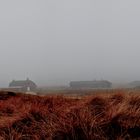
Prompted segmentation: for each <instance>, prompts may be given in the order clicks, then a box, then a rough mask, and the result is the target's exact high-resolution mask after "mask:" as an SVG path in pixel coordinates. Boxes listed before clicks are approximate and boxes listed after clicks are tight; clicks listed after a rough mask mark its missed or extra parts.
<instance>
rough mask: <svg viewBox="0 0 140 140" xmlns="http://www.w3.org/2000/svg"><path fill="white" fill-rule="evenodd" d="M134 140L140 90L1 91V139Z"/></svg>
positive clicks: (139, 123)
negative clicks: (39, 93) (33, 93)
mask: <svg viewBox="0 0 140 140" xmlns="http://www.w3.org/2000/svg"><path fill="white" fill-rule="evenodd" d="M75 92H77V94H75ZM80 93H82V95H83V96H78V94H79V95H80ZM92 93H93V94H92ZM55 94H56V93H55ZM57 94H59V93H57ZM66 94H67V96H66ZM86 94H87V95H86ZM72 95H76V96H72ZM131 139H132V140H138V139H140V92H139V91H133V90H131V91H130V90H129V91H128V90H99V91H98V90H97V91H81V92H80V91H71V92H65V94H64V95H61V96H58V95H52V96H51V95H48V96H36V95H26V94H23V93H22V94H20V93H14V92H6V91H1V92H0V140H131Z"/></svg>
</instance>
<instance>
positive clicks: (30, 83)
mask: <svg viewBox="0 0 140 140" xmlns="http://www.w3.org/2000/svg"><path fill="white" fill-rule="evenodd" d="M20 86H21V87H23V86H36V84H35V83H34V82H33V81H31V80H29V79H27V80H19V81H16V80H13V81H12V82H11V83H10V84H9V87H20Z"/></svg>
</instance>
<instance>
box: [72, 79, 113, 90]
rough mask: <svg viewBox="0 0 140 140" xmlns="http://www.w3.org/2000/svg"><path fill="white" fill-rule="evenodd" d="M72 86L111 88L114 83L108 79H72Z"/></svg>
mask: <svg viewBox="0 0 140 140" xmlns="http://www.w3.org/2000/svg"><path fill="white" fill-rule="evenodd" d="M70 87H71V88H111V87H112V83H111V82H109V81H107V80H102V81H72V82H70Z"/></svg>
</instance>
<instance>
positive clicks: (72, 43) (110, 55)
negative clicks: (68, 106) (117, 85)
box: [0, 0, 140, 86]
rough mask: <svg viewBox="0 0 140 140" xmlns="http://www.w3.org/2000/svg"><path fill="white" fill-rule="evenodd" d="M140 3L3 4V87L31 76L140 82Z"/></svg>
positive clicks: (52, 81) (34, 0)
mask: <svg viewBox="0 0 140 140" xmlns="http://www.w3.org/2000/svg"><path fill="white" fill-rule="evenodd" d="M139 7H140V1H139V0H116V1H114V0H12V1H11V0H1V1H0V65H1V67H0V85H1V86H6V85H8V82H9V81H11V80H12V79H25V78H26V77H29V78H31V79H33V80H34V81H35V82H37V83H38V84H39V85H61V84H68V82H69V81H71V80H93V79H107V80H110V81H131V80H140V66H139V60H140V8H139Z"/></svg>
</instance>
